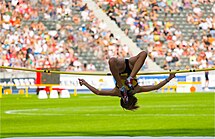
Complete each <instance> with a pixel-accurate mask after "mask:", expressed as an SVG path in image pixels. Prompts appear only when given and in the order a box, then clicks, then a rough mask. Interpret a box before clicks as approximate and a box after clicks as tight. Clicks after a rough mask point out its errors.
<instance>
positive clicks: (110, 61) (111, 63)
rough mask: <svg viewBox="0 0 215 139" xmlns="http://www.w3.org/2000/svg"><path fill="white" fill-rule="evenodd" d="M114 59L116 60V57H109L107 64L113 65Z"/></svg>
mask: <svg viewBox="0 0 215 139" xmlns="http://www.w3.org/2000/svg"><path fill="white" fill-rule="evenodd" d="M116 61H117V58H115V57H111V58H110V59H109V61H108V63H109V65H113V64H115V63H116Z"/></svg>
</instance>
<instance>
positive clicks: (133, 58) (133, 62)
mask: <svg viewBox="0 0 215 139" xmlns="http://www.w3.org/2000/svg"><path fill="white" fill-rule="evenodd" d="M137 59H138V55H136V56H132V57H130V58H129V64H131V65H132V66H134V64H135V63H136V61H137Z"/></svg>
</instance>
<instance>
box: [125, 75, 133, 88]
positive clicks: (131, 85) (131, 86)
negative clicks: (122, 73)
mask: <svg viewBox="0 0 215 139" xmlns="http://www.w3.org/2000/svg"><path fill="white" fill-rule="evenodd" d="M133 80H134V78H133V77H131V76H129V77H128V78H127V79H126V81H125V84H126V85H127V86H128V87H129V88H130V89H131V90H134V86H133V84H132V82H133Z"/></svg>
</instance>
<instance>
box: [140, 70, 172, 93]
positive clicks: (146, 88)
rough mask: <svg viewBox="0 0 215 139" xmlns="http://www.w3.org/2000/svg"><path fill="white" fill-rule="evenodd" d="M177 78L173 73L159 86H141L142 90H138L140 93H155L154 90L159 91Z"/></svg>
mask: <svg viewBox="0 0 215 139" xmlns="http://www.w3.org/2000/svg"><path fill="white" fill-rule="evenodd" d="M174 77H175V73H172V74H170V75H169V77H168V78H166V79H165V80H163V81H161V82H160V83H159V84H157V85H147V86H140V89H138V92H139V93H140V92H149V91H153V90H158V89H160V88H161V87H163V86H164V85H165V84H167V83H168V82H169V81H170V80H172V79H173V78H174Z"/></svg>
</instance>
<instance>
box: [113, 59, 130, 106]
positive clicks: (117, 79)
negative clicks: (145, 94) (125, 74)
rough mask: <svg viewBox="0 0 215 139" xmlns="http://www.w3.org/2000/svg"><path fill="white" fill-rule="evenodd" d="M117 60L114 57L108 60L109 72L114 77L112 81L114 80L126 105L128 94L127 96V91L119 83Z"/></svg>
mask: <svg viewBox="0 0 215 139" xmlns="http://www.w3.org/2000/svg"><path fill="white" fill-rule="evenodd" d="M117 64H118V63H117V58H115V57H112V58H110V59H109V67H110V71H111V73H112V75H113V77H114V79H115V80H116V83H117V85H118V87H119V90H120V92H121V97H122V99H123V101H124V103H127V102H128V94H127V90H126V88H125V87H124V86H123V84H122V82H121V78H120V75H119V68H118V66H119V65H117Z"/></svg>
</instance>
